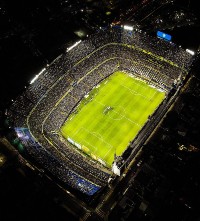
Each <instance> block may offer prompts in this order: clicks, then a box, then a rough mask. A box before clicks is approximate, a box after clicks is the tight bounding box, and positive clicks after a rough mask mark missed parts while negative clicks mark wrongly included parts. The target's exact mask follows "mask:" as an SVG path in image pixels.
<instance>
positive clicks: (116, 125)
mask: <svg viewBox="0 0 200 221" xmlns="http://www.w3.org/2000/svg"><path fill="white" fill-rule="evenodd" d="M164 98H165V92H162V91H160V90H158V89H156V88H155V87H152V86H150V85H148V84H147V83H146V82H144V81H141V80H139V79H136V78H134V77H133V76H131V75H128V74H127V73H124V72H120V71H118V72H115V73H113V74H112V75H111V76H110V77H109V78H107V79H106V80H104V81H103V82H101V84H100V85H98V86H97V87H96V88H94V89H93V90H92V91H90V93H89V94H88V96H86V97H85V98H84V99H82V101H81V102H80V103H79V105H78V106H77V108H76V111H75V113H73V114H71V115H70V117H69V118H68V120H67V121H66V122H65V123H64V125H63V126H62V127H61V133H62V135H63V136H64V137H65V138H66V139H67V138H70V139H72V140H73V141H74V142H76V143H78V144H79V145H81V147H82V150H83V151H84V152H85V153H87V154H88V155H90V156H91V157H93V158H94V159H95V158H97V159H101V160H103V161H104V162H105V163H106V165H107V166H108V167H109V166H111V164H112V162H113V160H114V153H116V154H117V155H121V154H122V153H123V152H124V151H125V149H126V148H127V146H128V144H129V142H130V141H132V140H133V139H134V138H135V136H136V135H137V134H138V132H139V131H140V130H141V128H142V126H143V125H144V124H145V123H146V121H147V120H148V117H149V115H151V114H153V113H154V111H155V109H156V108H157V107H158V105H159V104H160V103H161V102H162V100H163V99H164Z"/></svg>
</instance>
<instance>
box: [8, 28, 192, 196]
mask: <svg viewBox="0 0 200 221" xmlns="http://www.w3.org/2000/svg"><path fill="white" fill-rule="evenodd" d="M192 61H193V58H192V56H191V55H190V54H189V53H187V52H186V51H185V50H184V49H182V48H180V47H178V46H177V45H175V44H173V43H172V42H167V41H164V40H162V39H159V38H153V37H150V36H148V35H147V34H145V33H142V32H141V31H140V30H134V29H133V30H132V31H130V30H125V29H123V28H122V27H109V28H106V29H99V31H98V32H97V33H95V34H94V35H91V36H89V37H88V38H87V39H86V40H84V41H81V42H79V44H76V46H75V47H71V48H70V50H67V51H66V53H64V54H62V55H60V56H59V57H58V58H57V59H55V60H54V61H53V62H52V63H51V64H50V65H48V66H47V67H46V68H45V69H44V71H43V72H42V73H41V74H40V75H39V76H38V77H37V79H36V80H35V81H34V82H32V84H30V85H29V87H28V88H27V89H26V91H24V92H23V93H22V94H21V95H20V96H19V97H18V98H17V99H16V100H15V101H14V102H13V104H12V105H11V107H10V108H9V111H8V112H7V116H8V118H9V119H10V120H11V121H12V126H13V128H14V130H15V135H16V136H15V139H14V141H13V140H12V141H11V142H13V143H15V144H16V146H17V148H18V149H19V151H20V152H21V154H22V155H23V156H24V157H25V158H26V159H27V160H28V161H29V162H30V163H32V164H33V165H35V166H37V168H39V169H41V170H43V171H44V173H46V174H48V175H49V176H51V177H52V179H54V180H55V181H57V182H59V183H60V184H61V185H62V186H63V187H64V188H65V189H68V190H69V191H72V192H73V190H75V192H76V191H77V190H78V191H80V192H81V193H83V194H86V195H89V196H92V195H94V194H95V193H97V192H98V191H100V190H101V188H102V187H105V186H106V185H107V183H108V180H109V177H110V176H111V175H112V168H109V167H107V166H105V165H104V163H103V162H101V160H96V159H94V158H92V157H91V156H87V154H86V153H85V152H84V151H83V149H82V147H81V146H80V145H79V144H76V143H74V141H73V140H66V139H64V138H63V137H62V135H61V133H60V128H61V127H62V125H63V124H64V122H65V121H66V120H67V119H68V117H69V116H70V114H71V113H72V112H73V111H74V110H75V108H76V106H77V105H78V103H79V102H80V101H81V100H82V99H83V97H84V96H85V95H86V94H88V93H89V92H90V91H91V90H92V89H93V88H94V87H95V86H96V85H98V84H99V83H100V82H102V81H103V80H104V79H106V78H107V77H109V76H111V75H112V74H113V73H114V72H115V71H116V70H120V71H124V72H128V73H131V74H132V75H133V76H135V77H137V78H140V79H143V80H145V81H146V82H149V83H150V84H151V85H154V86H155V87H156V88H158V89H160V90H162V91H165V94H166V97H165V99H164V100H163V101H162V103H161V104H160V105H159V107H158V108H157V109H156V111H155V113H154V115H153V116H151V118H150V119H149V120H148V122H147V123H146V124H145V126H144V127H143V128H142V130H141V131H140V133H139V134H138V135H137V136H136V137H135V138H134V140H133V141H132V142H131V143H130V144H129V146H127V149H126V150H125V151H124V153H123V154H122V155H121V156H120V159H121V160H119V161H115V163H114V165H115V166H117V165H118V168H121V167H122V166H123V165H127V164H129V163H130V161H131V160H132V159H133V158H134V155H135V154H136V153H137V151H138V150H139V149H140V147H141V145H142V143H143V142H144V141H145V139H147V137H148V135H149V134H150V132H151V131H152V130H153V129H154V128H155V126H156V125H157V123H158V122H159V120H160V118H161V117H162V116H163V114H164V113H165V112H166V111H167V109H168V108H169V106H170V105H171V104H172V102H173V100H174V99H175V97H176V96H177V95H178V92H179V91H180V89H181V87H182V86H183V85H184V80H185V79H186V77H187V75H188V72H189V70H190V66H191V64H192ZM99 73H101V74H99ZM130 102H131V101H130ZM69 139H70V138H69ZM117 159H119V157H118V158H117Z"/></svg>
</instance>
